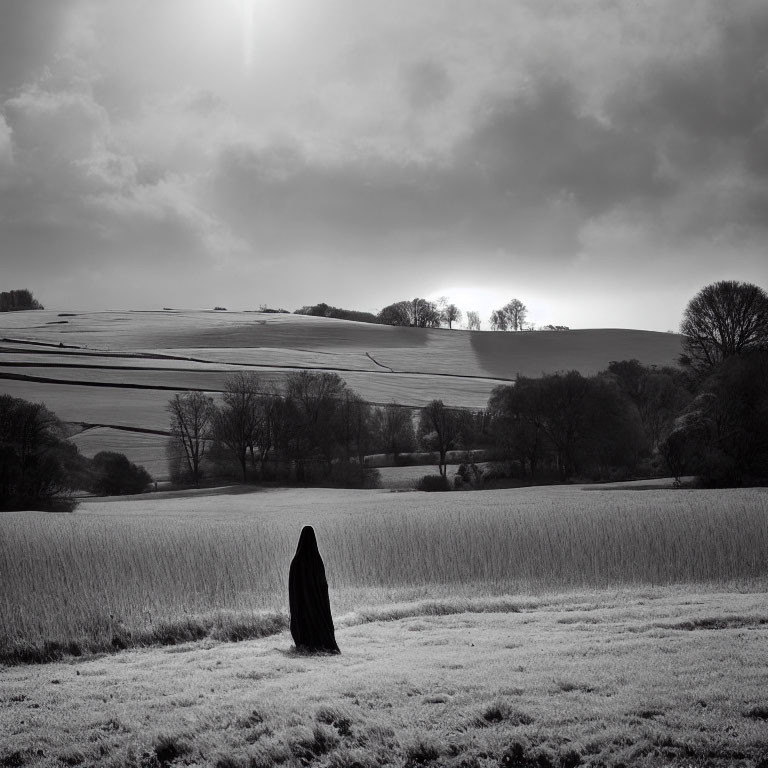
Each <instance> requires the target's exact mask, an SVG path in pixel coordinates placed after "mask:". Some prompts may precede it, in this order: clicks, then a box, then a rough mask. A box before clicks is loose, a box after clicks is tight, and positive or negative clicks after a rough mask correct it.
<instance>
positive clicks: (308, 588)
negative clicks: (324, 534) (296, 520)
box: [288, 525, 341, 653]
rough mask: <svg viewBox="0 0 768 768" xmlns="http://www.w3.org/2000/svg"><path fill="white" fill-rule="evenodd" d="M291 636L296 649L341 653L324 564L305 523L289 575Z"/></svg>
mask: <svg viewBox="0 0 768 768" xmlns="http://www.w3.org/2000/svg"><path fill="white" fill-rule="evenodd" d="M288 600H289V605H290V609H291V636H292V637H293V642H294V643H295V644H296V650H298V651H308V652H310V653H311V652H316V651H324V652H326V653H341V651H340V650H339V646H338V645H336V637H335V633H334V629H333V618H332V617H331V601H330V600H329V598H328V581H327V580H326V578H325V565H324V564H323V558H322V557H320V552H319V550H318V549H317V539H316V537H315V530H314V528H312V526H311V525H305V526H304V528H302V530H301V535H300V536H299V545H298V547H296V554H295V555H294V556H293V560H291V569H290V572H289V575H288Z"/></svg>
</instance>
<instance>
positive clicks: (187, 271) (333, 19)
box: [0, 0, 768, 331]
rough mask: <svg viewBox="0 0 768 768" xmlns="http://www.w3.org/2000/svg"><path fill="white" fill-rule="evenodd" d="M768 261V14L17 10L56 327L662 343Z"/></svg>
mask: <svg viewBox="0 0 768 768" xmlns="http://www.w3.org/2000/svg"><path fill="white" fill-rule="evenodd" d="M767 246H768V3H766V2H765V0H738V2H728V3H726V2H723V1H722V0H686V2H684V3H683V2H679V1H678V0H664V1H661V0H660V1H658V2H656V1H654V0H626V1H622V0H615V1H614V0H611V1H610V2H606V1H605V0H578V2H577V1H576V0H573V1H569V0H460V1H457V0H387V2H382V1H381V0H131V1H130V2H126V0H0V261H1V264H2V267H1V269H0V289H2V290H8V289H10V288H23V287H25V288H29V289H31V290H32V291H33V293H34V294H35V296H36V297H37V298H38V299H39V300H40V301H41V302H42V303H44V304H45V305H46V306H47V307H50V308H62V309H64V308H66V309H145V308H151V309H154V308H160V307H164V306H170V307H201V308H211V307H213V306H214V305H222V306H226V307H228V308H230V309H255V308H258V307H259V305H261V304H267V305H269V306H272V307H278V306H279V307H285V308H287V309H290V310H293V309H296V308H297V307H299V306H301V305H303V304H313V303H317V302H321V301H325V302H327V303H329V304H334V305H336V306H342V307H346V308H351V309H363V310H369V311H377V310H378V309H380V308H381V307H382V306H384V305H386V304H388V303H391V302H393V301H396V300H400V299H404V298H412V297H414V296H427V297H430V298H435V297H437V296H440V295H446V296H448V297H449V298H451V299H452V300H454V301H455V302H456V303H457V304H458V305H459V306H460V307H461V308H462V309H463V310H472V309H474V310H477V311H479V312H480V314H481V318H482V319H483V324H484V327H486V328H487V327H488V322H487V319H488V315H489V313H490V310H491V309H493V308H494V307H497V306H500V305H501V304H503V303H505V302H506V301H507V300H509V299H511V298H513V297H517V298H520V299H521V300H522V301H523V302H525V303H526V304H527V305H528V307H529V311H530V313H529V319H530V320H531V321H533V322H535V323H537V324H542V325H543V324H546V323H554V324H565V325H570V326H571V327H635V328H647V329H652V330H662V331H663V330H669V329H677V327H678V325H679V319H680V315H681V313H682V311H683V309H684V307H685V304H686V303H687V301H688V300H689V299H690V298H691V297H692V296H693V295H694V294H695V293H696V291H698V290H699V289H700V288H701V287H703V286H704V285H706V284H707V283H709V282H712V281H714V280H718V279H739V280H747V281H750V282H755V283H758V284H760V285H762V286H763V287H766V288H768V285H767V283H768V247H767Z"/></svg>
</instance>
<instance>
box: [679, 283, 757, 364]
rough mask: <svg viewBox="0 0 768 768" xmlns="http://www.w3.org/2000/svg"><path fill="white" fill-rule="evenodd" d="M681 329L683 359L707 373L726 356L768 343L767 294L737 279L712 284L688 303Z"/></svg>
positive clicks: (755, 286)
mask: <svg viewBox="0 0 768 768" xmlns="http://www.w3.org/2000/svg"><path fill="white" fill-rule="evenodd" d="M680 331H681V333H682V334H683V335H684V336H685V339H684V340H683V346H684V348H685V355H684V356H683V362H685V363H688V364H690V365H691V367H693V368H694V369H696V370H699V371H702V372H707V371H709V370H711V369H712V368H714V367H715V366H716V365H718V364H719V363H721V362H722V361H723V360H725V359H726V358H727V357H731V356H732V355H737V354H739V353H740V352H742V351H744V350H747V349H753V348H757V347H765V346H766V345H768V294H766V292H765V291H764V290H763V289H762V288H760V287H758V286H757V285H752V284H751V283H742V282H738V281H736V280H722V281H720V282H718V283H712V284H711V285H708V286H706V287H705V288H702V289H701V290H700V291H699V292H698V293H697V294H696V295H695V296H694V297H693V298H692V299H691V301H690V302H689V303H688V306H687V307H686V309H685V313H684V314H683V319H682V322H681V324H680Z"/></svg>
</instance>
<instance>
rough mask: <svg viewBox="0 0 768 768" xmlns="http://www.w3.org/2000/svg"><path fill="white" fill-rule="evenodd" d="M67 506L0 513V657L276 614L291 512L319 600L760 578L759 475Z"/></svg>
mask: <svg viewBox="0 0 768 768" xmlns="http://www.w3.org/2000/svg"><path fill="white" fill-rule="evenodd" d="M81 510H82V511H79V512H77V513H75V514H74V515H46V514H42V513H9V514H6V515H3V516H0V659H3V658H4V659H6V660H13V659H14V658H30V659H35V658H44V657H46V655H47V656H55V655H56V654H58V653H60V652H61V651H62V650H67V649H69V650H70V651H74V652H77V651H78V649H79V650H84V649H85V650H87V649H92V650H96V649H99V648H108V647H111V646H118V647H123V646H125V645H134V644H141V643H144V642H173V641H174V640H181V639H189V638H195V637H200V636H204V635H206V634H214V635H216V636H220V637H225V638H226V637H231V638H237V637H239V636H247V635H249V634H259V633H263V632H266V631H268V630H270V629H271V630H275V629H280V628H282V627H283V626H284V614H285V611H286V610H287V594H286V592H287V589H286V584H287V571H288V565H289V562H290V559H291V556H292V553H293V549H294V547H295V542H296V540H297V537H298V532H299V530H300V527H301V525H302V524H304V523H312V524H314V525H315V526H316V529H317V531H318V539H319V542H320V547H321V551H322V554H323V556H324V559H325V563H326V569H327V571H328V577H329V582H330V584H331V599H332V604H333V606H334V610H335V612H336V613H340V612H343V611H349V610H352V609H355V608H360V607H361V606H362V605H365V604H370V603H371V602H387V601H390V600H403V599H408V598H429V597H442V598H449V599H450V597H451V596H455V597H462V598H463V597H467V596H473V595H474V596H481V595H501V594H521V593H523V594H531V593H536V592H540V591H552V590H564V589H581V588H601V587H611V586H617V587H620V586H626V585H640V584H648V585H667V584H676V583H694V582H696V583H712V584H720V585H725V584H728V585H733V584H734V583H735V584H741V585H742V586H743V587H744V588H756V585H758V586H761V587H762V586H764V585H765V583H766V580H767V579H766V577H768V558H766V552H768V493H766V492H765V491H761V490H736V491H650V490H648V491H607V490H606V491H592V490H591V491H586V490H584V491H582V490H579V489H569V488H556V489H526V490H517V491H516V490H510V491H491V492H480V493H450V494H415V493H409V494H392V493H383V492H372V493H366V492H359V491H358V492H355V491H336V490H334V491H318V490H309V489H307V490H303V491H300V490H292V491H285V492H277V493H266V494H247V495H232V496H212V497H209V498H191V499H189V500H186V501H185V500H180V499H167V500H155V501H153V502H147V501H140V502H132V503H131V502H123V503H112V504H109V503H104V504H101V505H98V504H89V505H84V506H83V507H82V508H81ZM260 616H261V617H262V618H259V617H260ZM46 649H47V650H46Z"/></svg>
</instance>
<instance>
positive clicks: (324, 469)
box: [168, 371, 415, 487]
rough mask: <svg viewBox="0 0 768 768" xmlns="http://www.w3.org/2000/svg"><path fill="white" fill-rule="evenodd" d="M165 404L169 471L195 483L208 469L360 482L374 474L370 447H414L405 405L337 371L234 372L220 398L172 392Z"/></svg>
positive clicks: (245, 477)
mask: <svg viewBox="0 0 768 768" xmlns="http://www.w3.org/2000/svg"><path fill="white" fill-rule="evenodd" d="M168 412H169V416H170V431H171V435H172V439H171V442H170V445H169V462H170V470H171V472H170V474H171V477H172V479H174V480H176V481H181V482H191V483H195V484H197V483H199V482H200V481H201V480H202V478H203V475H204V473H205V472H206V471H209V472H212V473H214V474H218V475H220V476H221V475H227V474H229V475H230V476H234V475H236V476H237V477H238V479H240V480H242V481H243V482H249V481H251V480H256V481H259V480H268V481H275V480H277V481H282V482H297V483H324V484H338V485H351V486H357V487H364V486H366V485H371V484H373V483H374V482H375V475H376V473H375V471H372V470H368V469H367V468H366V467H365V462H364V457H365V456H366V455H367V454H370V453H374V452H377V451H379V450H389V451H392V452H393V453H401V452H405V451H411V450H413V448H414V447H415V437H414V432H413V426H412V424H411V418H410V413H409V411H408V409H406V408H402V407H400V406H398V405H395V404H394V403H393V404H391V405H387V406H384V407H376V406H373V405H371V404H369V403H366V402H364V401H363V399H362V398H361V397H360V396H359V395H358V394H357V393H356V392H354V390H352V389H351V388H350V387H348V386H347V384H346V382H345V381H344V380H343V379H342V378H341V377H340V376H339V375H338V374H336V373H327V372H312V371H300V372H296V373H292V374H290V375H289V376H288V377H287V379H286V382H285V384H284V386H283V387H276V386H273V385H265V384H263V383H262V381H261V380H260V379H259V377H258V376H256V375H255V374H253V373H236V374H233V375H232V376H230V377H229V378H228V379H227V380H226V382H225V389H224V392H223V394H222V396H221V404H220V405H217V404H216V403H215V402H214V400H213V398H212V397H210V396H209V395H206V394H204V393H201V392H188V393H184V394H177V395H175V396H174V397H173V398H172V399H171V400H170V401H169V403H168Z"/></svg>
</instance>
